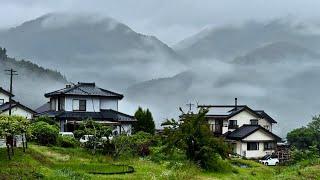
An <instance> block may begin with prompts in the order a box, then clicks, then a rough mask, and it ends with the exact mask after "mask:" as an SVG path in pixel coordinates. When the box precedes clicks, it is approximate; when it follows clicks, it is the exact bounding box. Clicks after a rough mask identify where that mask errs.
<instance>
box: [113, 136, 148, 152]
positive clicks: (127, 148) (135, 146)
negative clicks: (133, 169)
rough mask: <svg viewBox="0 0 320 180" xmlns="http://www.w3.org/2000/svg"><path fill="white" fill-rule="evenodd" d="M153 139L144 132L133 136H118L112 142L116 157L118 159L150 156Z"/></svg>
mask: <svg viewBox="0 0 320 180" xmlns="http://www.w3.org/2000/svg"><path fill="white" fill-rule="evenodd" d="M152 137H153V136H152V135H151V134H149V133H145V132H142V131H141V132H138V133H136V134H134V135H132V136H126V135H121V136H117V137H115V138H114V139H113V140H112V141H111V143H112V144H113V145H114V148H115V154H114V155H115V156H116V157H119V156H121V157H132V156H136V155H140V156H147V155H149V154H150V149H149V147H150V146H151V142H152Z"/></svg>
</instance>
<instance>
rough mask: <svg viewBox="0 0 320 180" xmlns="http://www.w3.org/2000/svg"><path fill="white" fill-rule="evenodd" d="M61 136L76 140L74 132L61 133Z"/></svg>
mask: <svg viewBox="0 0 320 180" xmlns="http://www.w3.org/2000/svg"><path fill="white" fill-rule="evenodd" d="M59 134H60V135H61V136H69V137H72V138H74V134H73V132H59Z"/></svg>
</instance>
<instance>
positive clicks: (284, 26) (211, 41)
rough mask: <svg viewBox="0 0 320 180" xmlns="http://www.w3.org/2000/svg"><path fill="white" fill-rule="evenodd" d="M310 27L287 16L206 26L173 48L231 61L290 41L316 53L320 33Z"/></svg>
mask: <svg viewBox="0 0 320 180" xmlns="http://www.w3.org/2000/svg"><path fill="white" fill-rule="evenodd" d="M310 29H311V28H310V26H309V25H308V24H302V23H293V22H291V21H289V20H286V19H279V20H274V21H271V22H248V23H245V24H243V25H238V26H236V25H226V26H222V27H214V28H207V29H205V30H203V31H201V32H199V33H197V34H196V35H194V36H191V37H189V38H186V39H185V40H183V41H181V42H179V43H178V44H177V45H175V46H174V49H175V50H176V51H177V52H179V53H180V54H183V55H185V56H187V57H189V58H203V59H208V58H209V59H212V58H216V59H220V60H223V61H231V60H233V58H235V57H237V56H242V55H244V54H246V53H248V52H250V51H252V50H253V49H256V48H257V47H262V46H265V45H266V44H271V43H274V42H287V43H293V44H296V45H298V46H302V47H305V48H308V49H310V50H312V51H315V52H318V51H319V48H320V35H319V34H317V33H314V32H313V31H312V30H310Z"/></svg>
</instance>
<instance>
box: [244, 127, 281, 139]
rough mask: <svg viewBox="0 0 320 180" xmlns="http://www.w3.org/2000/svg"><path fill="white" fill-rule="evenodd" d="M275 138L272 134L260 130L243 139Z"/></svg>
mask: <svg viewBox="0 0 320 180" xmlns="http://www.w3.org/2000/svg"><path fill="white" fill-rule="evenodd" d="M270 140H275V139H274V137H272V136H271V135H270V134H267V133H266V132H264V131H263V130H258V131H256V132H254V133H252V134H250V135H249V136H248V137H246V138H244V139H243V141H270Z"/></svg>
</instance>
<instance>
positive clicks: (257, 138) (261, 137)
mask: <svg viewBox="0 0 320 180" xmlns="http://www.w3.org/2000/svg"><path fill="white" fill-rule="evenodd" d="M266 141H275V139H274V138H273V137H272V136H271V135H269V134H267V133H265V132H264V131H262V130H258V131H256V132H254V133H253V134H251V135H249V136H248V137H246V138H245V139H243V142H240V141H237V142H236V143H237V146H236V147H237V150H236V152H237V154H239V155H241V156H245V157H246V158H260V157H263V156H265V155H267V154H271V153H272V152H274V150H264V142H266ZM247 142H259V149H258V150H247Z"/></svg>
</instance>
